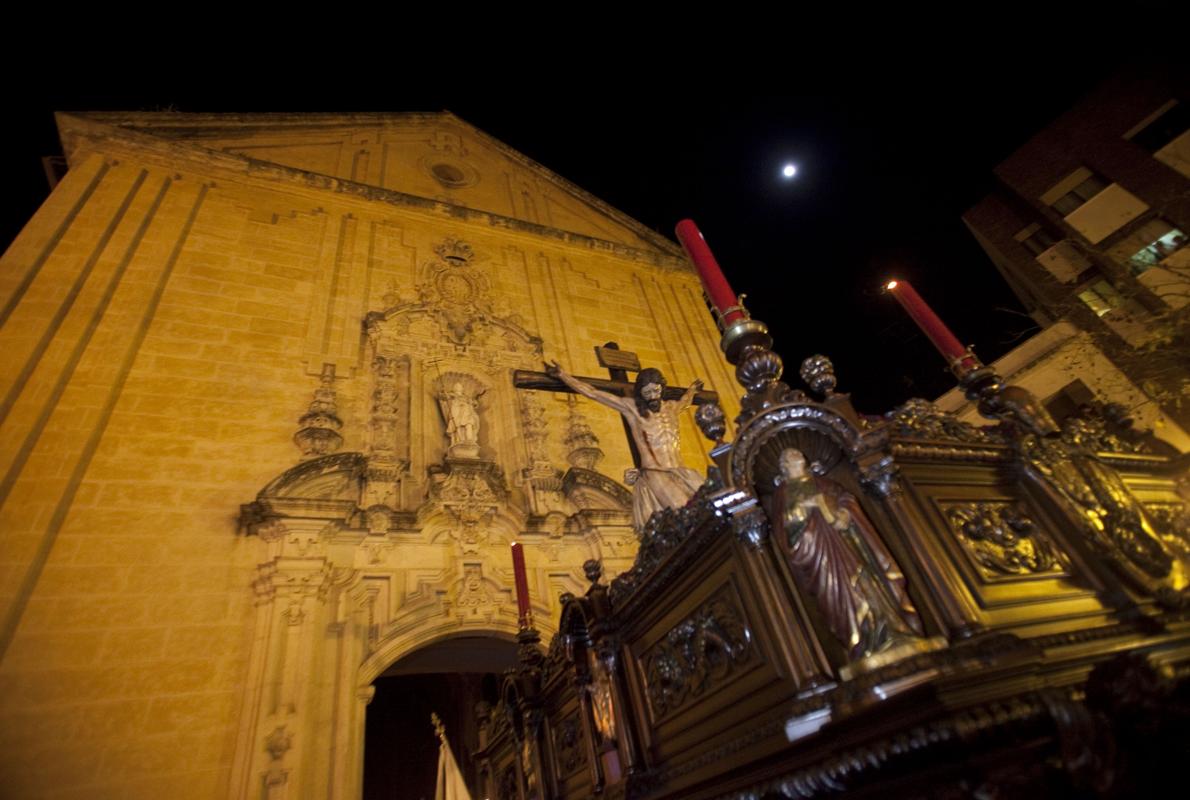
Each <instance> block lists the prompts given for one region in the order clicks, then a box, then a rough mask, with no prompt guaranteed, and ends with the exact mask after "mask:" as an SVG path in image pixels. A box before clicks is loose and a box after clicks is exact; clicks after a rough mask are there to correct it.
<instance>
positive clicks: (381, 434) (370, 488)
mask: <svg viewBox="0 0 1190 800" xmlns="http://www.w3.org/2000/svg"><path fill="white" fill-rule="evenodd" d="M404 366H405V365H404V363H403V361H402V360H401V359H398V358H395V357H392V356H386V355H380V354H378V355H377V356H376V357H375V358H374V359H373V360H372V377H373V387H374V388H373V390H372V418H371V422H370V430H371V437H372V447H371V453H370V454H369V457H368V468H367V471H366V473H365V475H364V479H365V486H364V499H363V506H364V508H365V509H372V508H374V507H375V506H385V507H387V508H391V509H395V508H396V507H397V506H398V505H399V500H398V497H397V494H398V493H397V481H398V480H400V477H401V475H403V474H404V472H405V468H406V466H407V465H408V461H407V460H406V459H403V458H401V453H400V450H399V437H398V435H397V431H398V428H399V426H398V421H399V419H400V416H399V413H398V411H399V408H398V405H399V379H400V373H401V370H402V369H403V367H404ZM384 519H386V517H384V515H376V514H370V515H369V527H370V528H373V529H374V528H376V527H377V526H380V527H382V528H384V530H375V529H374V530H373V532H374V533H384V532H386V531H387V528H386V527H385V526H384V525H383V521H384ZM374 523H375V524H374Z"/></svg>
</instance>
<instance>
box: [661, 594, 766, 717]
mask: <svg viewBox="0 0 1190 800" xmlns="http://www.w3.org/2000/svg"><path fill="white" fill-rule="evenodd" d="M752 655H753V648H752V632H751V631H750V630H749V628H748V625H747V623H746V617H745V616H744V614H743V612H742V611H741V610H740V608H739V603H738V601H737V600H736V598H735V596H734V593H733V592H732V591H731V590H730V589H729V588H727V587H724V588H723V589H721V590H719V591H718V592H717V593H716V594H715V595H714V596H713V597H712V598H711V599H709V600H707V601H706V602H705V603H703V604H702V605H701V606H699V607H698V609H697V610H695V611H694V613H692V614H691V615H690V616H689V617H687V618H686V619H684V620H682V621H681V622H679V623H678V624H677V625H676V626H674V628H673V629H672V630H670V631H669V632H668V633H667V634H666V635H665V637H664V638H663V639H662V640H661V641H659V642H658V643H657V644H655V645H654V646H653V647H652V648H650V649H649V650H648V651H647V652H646V653H645V654H644V655H643V657H642V659H641V660H642V661H643V663H644V665H645V667H644V669H645V682H646V692H647V693H648V696H649V704H650V705H651V706H652V709H653V713H654V714H655V715H656V716H657V717H663V716H665V715H667V714H669V713H671V712H673V711H675V710H677V709H679V708H681V707H682V706H683V705H685V704H686V703H687V702H688V701H690V700H692V699H693V698H696V697H700V696H701V695H703V694H704V693H706V692H707V691H708V690H711V689H713V688H714V687H715V686H716V685H717V684H719V683H720V682H721V681H722V680H723V679H724V678H726V677H727V676H728V675H730V674H731V673H733V672H734V671H735V670H736V668H737V667H739V666H740V665H742V664H744V663H745V662H747V661H748V660H749V659H750V658H751V657H752Z"/></svg>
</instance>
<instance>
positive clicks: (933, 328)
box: [884, 280, 979, 375]
mask: <svg viewBox="0 0 1190 800" xmlns="http://www.w3.org/2000/svg"><path fill="white" fill-rule="evenodd" d="M884 288H886V289H888V291H889V293H890V294H892V296H893V297H895V298H897V302H898V303H900V304H901V307H902V308H904V309H905V312H906V313H907V314H908V315H909V317H910V318H911V319H912V320H913V321H914V322H916V323H917V327H919V328H921V332H922V333H924V334H925V335H926V338H927V339H929V340H930V341H931V342H932V343H933V344H934V347H936V348H938V352H939V353H941V354H942V357H943V358H945V359H946V363H948V364H950V367H951V369H953V370H954V371H955V372H956V373H958V374H959V375H964V374H966V373H968V372H970V371H971V370H973V369H976V368H977V367H979V361H978V360H976V358H975V356H973V355H971V353H970V352H969V351H968V350H967V348H966V347H963V345H962V344H961V343H960V342H959V340H958V338H956V337H955V335H954V334H953V333H951V332H950V328H947V327H946V325H945V323H943V322H942V320H941V319H939V317H938V315H937V314H935V313H934V311H933V309H931V308H930V307H929V306H928V305H926V301H925V300H922V299H921V295H919V294H918V293H917V291H916V290H915V289H914V288H913V287H912V286H911V285H910V284H909V281H901V280H897V281H889V282H888V283H887V284H886V285H885V287H884Z"/></svg>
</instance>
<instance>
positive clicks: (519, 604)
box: [512, 542, 533, 628]
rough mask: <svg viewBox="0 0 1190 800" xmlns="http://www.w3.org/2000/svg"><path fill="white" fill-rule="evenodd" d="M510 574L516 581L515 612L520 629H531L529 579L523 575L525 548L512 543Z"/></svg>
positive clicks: (519, 544) (517, 543)
mask: <svg viewBox="0 0 1190 800" xmlns="http://www.w3.org/2000/svg"><path fill="white" fill-rule="evenodd" d="M512 574H513V580H515V581H516V610H517V616H518V617H519V618H520V623H521V627H522V628H529V627H532V619H533V612H532V611H530V610H529V577H528V575H527V574H526V573H525V548H523V547H521V543H520V542H513V543H512Z"/></svg>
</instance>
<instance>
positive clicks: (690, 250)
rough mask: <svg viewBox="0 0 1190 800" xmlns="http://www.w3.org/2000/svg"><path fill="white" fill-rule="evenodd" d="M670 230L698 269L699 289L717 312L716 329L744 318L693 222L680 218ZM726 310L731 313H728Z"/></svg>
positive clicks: (709, 249)
mask: <svg viewBox="0 0 1190 800" xmlns="http://www.w3.org/2000/svg"><path fill="white" fill-rule="evenodd" d="M674 230H675V231H676V232H677V234H678V241H679V242H681V243H682V247H684V248H685V249H686V254H687V255H688V256H690V260H691V261H693V262H694V266H695V268H696V269H697V270H698V277H699V278H700V279H701V280H702V288H703V289H705V290H706V293H707V297H709V298H711V303H713V304H714V306H715V308H716V309H718V311H719V319H720V323H719V324H720V326H722V328H723V329H724V330H726V329H727V328H728V327H729V326H730V325H731V323H733V322H735V321H736V320H738V319H743V317H744V312H743V311H741V310H740V309H739V305H740V304H739V301H738V300H737V299H736V296H735V292H733V291H732V290H731V286H730V285H729V284H728V283H727V278H725V277H723V270H722V269H720V268H719V262H718V261H716V260H715V256H714V254H713V253H711V248H710V247H708V246H707V240H706V239H704V238H703V236H702V231H700V230H699V229H698V226H697V225H695V224H694V220H690V219H684V220H682V221H681V222H679V223H678V225H677V227H676V228H675V229H674ZM728 309H734V310H730V311H729V310H728Z"/></svg>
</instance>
